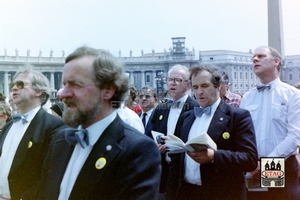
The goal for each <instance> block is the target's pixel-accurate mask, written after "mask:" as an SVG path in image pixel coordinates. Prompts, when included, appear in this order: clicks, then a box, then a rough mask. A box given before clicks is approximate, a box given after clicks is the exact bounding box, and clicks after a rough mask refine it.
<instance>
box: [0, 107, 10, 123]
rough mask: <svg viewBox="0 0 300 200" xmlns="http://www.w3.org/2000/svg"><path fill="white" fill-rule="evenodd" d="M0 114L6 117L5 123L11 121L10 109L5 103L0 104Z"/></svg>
mask: <svg viewBox="0 0 300 200" xmlns="http://www.w3.org/2000/svg"><path fill="white" fill-rule="evenodd" d="M0 113H3V114H4V115H6V116H7V119H6V122H9V121H10V120H11V109H10V107H9V106H8V105H6V104H5V103H0Z"/></svg>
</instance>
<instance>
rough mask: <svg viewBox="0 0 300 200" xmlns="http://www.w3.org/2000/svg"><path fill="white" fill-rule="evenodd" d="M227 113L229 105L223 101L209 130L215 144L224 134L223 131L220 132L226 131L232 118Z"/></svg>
mask: <svg viewBox="0 0 300 200" xmlns="http://www.w3.org/2000/svg"><path fill="white" fill-rule="evenodd" d="M227 113H228V108H227V105H226V103H225V102H223V101H221V102H220V104H219V106H218V107H217V110H216V112H215V114H214V116H213V118H212V120H211V123H210V125H209V127H208V130H207V133H208V135H209V136H210V137H211V138H212V139H213V140H214V141H215V142H217V140H218V139H219V138H220V136H221V134H222V133H223V132H222V131H221V132H220V130H224V129H225V128H226V126H227V124H228V121H229V120H230V116H229V115H228V114H227Z"/></svg>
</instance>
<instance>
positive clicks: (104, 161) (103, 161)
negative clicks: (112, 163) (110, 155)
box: [95, 157, 106, 169]
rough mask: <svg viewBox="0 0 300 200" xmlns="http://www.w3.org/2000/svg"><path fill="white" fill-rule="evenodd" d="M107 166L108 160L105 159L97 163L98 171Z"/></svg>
mask: <svg viewBox="0 0 300 200" xmlns="http://www.w3.org/2000/svg"><path fill="white" fill-rule="evenodd" d="M105 165H106V159H105V158H103V157H101V158H99V159H98V160H97V161H96V163H95V167H96V169H102V168H103V167H104V166H105Z"/></svg>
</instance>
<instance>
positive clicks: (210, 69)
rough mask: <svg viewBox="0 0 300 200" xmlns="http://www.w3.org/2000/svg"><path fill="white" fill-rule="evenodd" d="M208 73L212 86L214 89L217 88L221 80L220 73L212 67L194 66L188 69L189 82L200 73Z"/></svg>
mask: <svg viewBox="0 0 300 200" xmlns="http://www.w3.org/2000/svg"><path fill="white" fill-rule="evenodd" d="M204 70H205V71H208V72H209V73H210V74H211V75H212V76H211V82H212V83H213V84H214V86H215V88H217V87H218V86H219V85H220V83H221V79H222V71H221V70H220V69H218V68H217V67H215V66H213V65H201V64H196V65H194V66H192V67H191V68H190V80H192V77H193V76H197V74H198V73H199V72H201V71H204Z"/></svg>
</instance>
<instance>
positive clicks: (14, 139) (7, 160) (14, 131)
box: [0, 106, 41, 199]
mask: <svg viewBox="0 0 300 200" xmlns="http://www.w3.org/2000/svg"><path fill="white" fill-rule="evenodd" d="M40 108H41V106H38V107H36V108H34V109H32V110H31V111H29V112H28V113H25V114H24V115H27V117H26V120H27V123H25V124H23V122H22V119H21V120H19V121H18V122H15V123H13V125H12V126H11V127H10V129H9V131H8V133H7V135H6V137H5V140H4V143H3V146H2V155H1V157H0V197H3V198H7V199H10V198H11V196H10V191H9V185H8V179H7V178H8V174H9V171H10V168H11V165H12V162H13V159H14V157H15V154H16V151H17V149H18V146H19V144H20V142H21V140H22V138H23V136H24V134H25V132H26V130H27V128H28V126H29V124H30V122H31V120H32V119H33V118H34V116H35V115H36V113H37V112H38V111H39V109H40Z"/></svg>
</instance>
